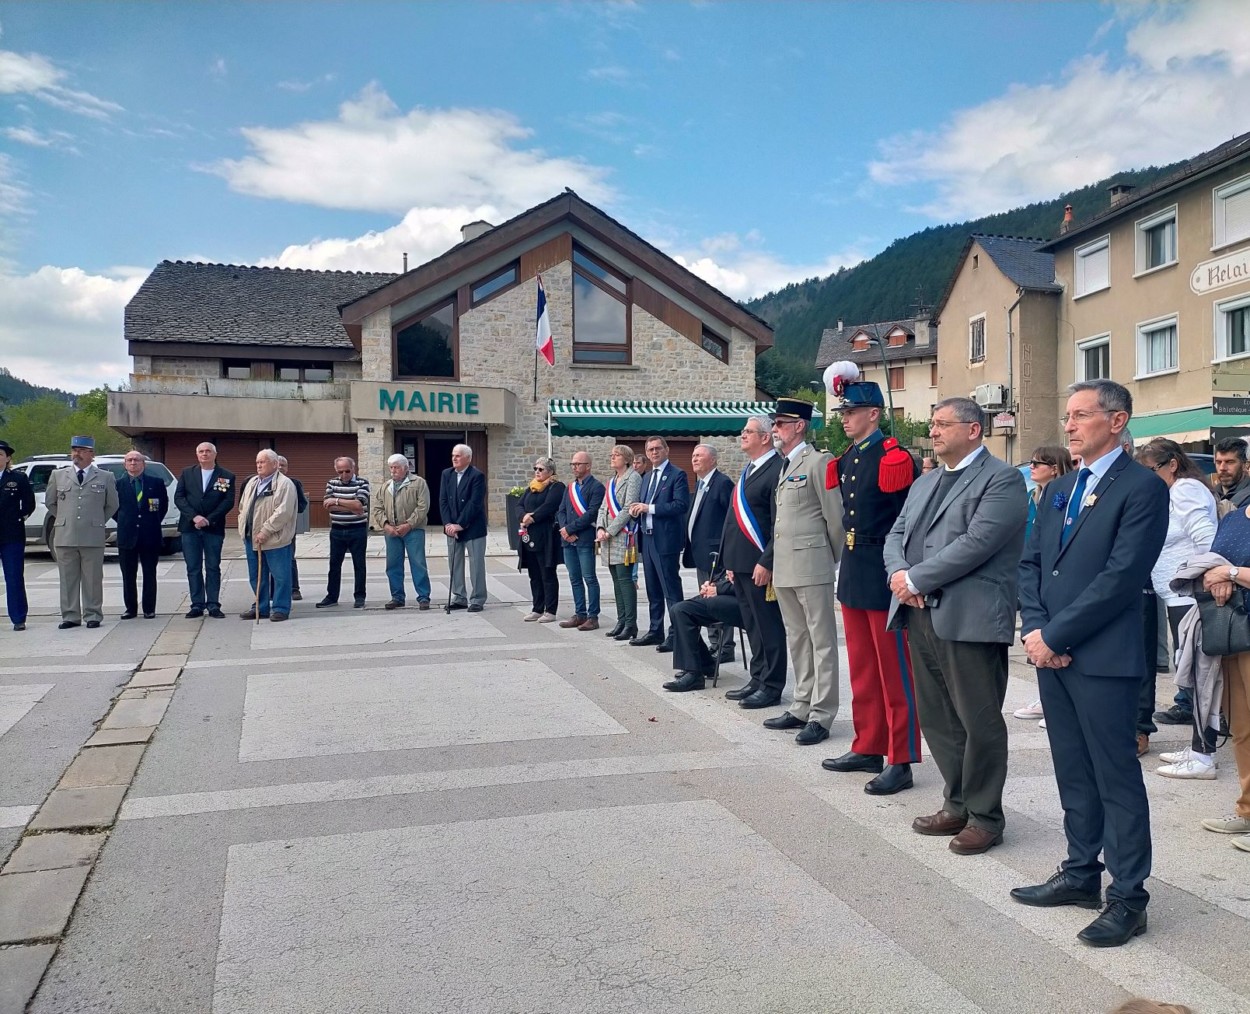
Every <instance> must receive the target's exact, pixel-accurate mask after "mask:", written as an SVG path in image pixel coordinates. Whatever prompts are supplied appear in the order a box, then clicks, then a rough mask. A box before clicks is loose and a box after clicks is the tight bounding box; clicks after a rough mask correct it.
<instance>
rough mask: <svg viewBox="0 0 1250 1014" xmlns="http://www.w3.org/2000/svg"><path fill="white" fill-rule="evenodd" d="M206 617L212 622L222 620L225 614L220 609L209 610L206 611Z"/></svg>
mask: <svg viewBox="0 0 1250 1014" xmlns="http://www.w3.org/2000/svg"><path fill="white" fill-rule="evenodd" d="M208 615H209V616H211V617H212V618H213V619H214V620H224V619H225V618H226V614H225V613H223V612H222V611H221V610H220V609H210V610H209V611H208Z"/></svg>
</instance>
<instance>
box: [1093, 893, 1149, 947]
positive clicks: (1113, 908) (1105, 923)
mask: <svg viewBox="0 0 1250 1014" xmlns="http://www.w3.org/2000/svg"><path fill="white" fill-rule="evenodd" d="M1145 932H1146V910H1145V909H1144V908H1143V909H1141V910H1140V911H1137V910H1135V909H1131V908H1129V907H1128V906H1127V905H1126V904H1124V902H1122V901H1112V902H1110V903H1108V905H1107V907H1106V908H1104V909H1103V910H1102V915H1100V916H1099V917H1098V918H1097V919H1095V920H1094V921H1093V922H1091V923H1090V924H1089V925H1088V926H1086V927H1085V928H1084V929H1083V930H1081V932H1080V933H1078V934H1077V935H1076V938H1077V939H1078V940H1080V941H1081V942H1082V943H1086V944H1089V945H1090V947H1121V946H1123V945H1124V944H1126V943H1128V942H1129V941H1130V940H1132V939H1133V937H1138V936H1141V935H1142V934H1143V933H1145Z"/></svg>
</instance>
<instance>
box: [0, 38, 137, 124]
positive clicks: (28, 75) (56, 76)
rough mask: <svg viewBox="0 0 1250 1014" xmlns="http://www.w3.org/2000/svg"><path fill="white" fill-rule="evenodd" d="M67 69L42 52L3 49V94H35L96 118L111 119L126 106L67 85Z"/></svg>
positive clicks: (0, 60) (0, 59)
mask: <svg viewBox="0 0 1250 1014" xmlns="http://www.w3.org/2000/svg"><path fill="white" fill-rule="evenodd" d="M65 76H66V75H65V71H63V70H61V69H60V68H59V67H57V66H56V65H55V64H54V63H52V61H51V60H49V59H48V58H47V57H45V56H41V55H39V54H38V53H27V54H26V55H24V56H23V55H22V54H21V53H14V52H12V51H11V50H4V49H0V95H31V96H34V97H35V98H37V99H39V100H40V101H42V102H46V103H47V104H48V105H50V106H55V107H56V108H58V109H64V110H65V111H66V112H70V113H76V114H78V115H79V116H89V117H91V118H93V119H97V120H104V119H108V118H109V116H111V115H112V114H113V113H119V112H121V109H122V107H121V106H119V105H118V104H117V103H115V102H109V101H108V100H107V99H101V98H97V97H96V96H94V95H92V94H90V93H89V92H83V91H76V90H74V89H71V88H67V87H66V86H65V85H64V84H63V83H62V82H63V81H64V80H65Z"/></svg>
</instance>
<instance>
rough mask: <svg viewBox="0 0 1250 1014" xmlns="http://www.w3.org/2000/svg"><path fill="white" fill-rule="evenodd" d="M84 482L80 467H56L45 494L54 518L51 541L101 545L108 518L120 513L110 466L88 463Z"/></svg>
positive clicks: (61, 543)
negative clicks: (81, 477)
mask: <svg viewBox="0 0 1250 1014" xmlns="http://www.w3.org/2000/svg"><path fill="white" fill-rule="evenodd" d="M83 472H84V473H85V475H84V477H83V483H82V485H81V486H80V485H78V469H76V468H74V467H73V466H72V465H71V466H70V467H69V468H54V469H53V470H52V474H51V475H50V476H49V477H48V488H47V490H46V491H45V492H44V495H43V503H44V506H45V507H47V509H48V513H49V514H50V515H52V517H53V519H54V525H53V535H52V541H53V544H54V545H56V546H66V547H70V546H80V547H82V548H84V549H86V548H98V547H101V546H103V545H104V543H105V540H106V538H107V536H108V522H109V518H111V517H112V516H113V515H114V514H116V513H117V480H116V479H114V478H113V473H112V472H110V471H108V470H107V469H103V468H97V467H96V466H95V465H88V466H87V467H86V468H85V469H83Z"/></svg>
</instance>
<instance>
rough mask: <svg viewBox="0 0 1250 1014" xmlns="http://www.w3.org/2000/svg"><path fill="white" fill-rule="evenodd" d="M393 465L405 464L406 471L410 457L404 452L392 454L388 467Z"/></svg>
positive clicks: (336, 459)
mask: <svg viewBox="0 0 1250 1014" xmlns="http://www.w3.org/2000/svg"><path fill="white" fill-rule="evenodd" d="M334 460H335V462H336V463H337V462H338V460H339V459H338V458H335V459H334ZM348 460H349V461H350V460H351V459H350V458H349V459H348ZM391 465H403V466H404V471H407V470H408V468H409V465H408V459H407V458H406V457H404V455H402V454H392V455H391V456H390V457H389V458H387V459H386V467H387V468H389V467H390V466H391ZM353 467H355V462H353Z"/></svg>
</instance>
